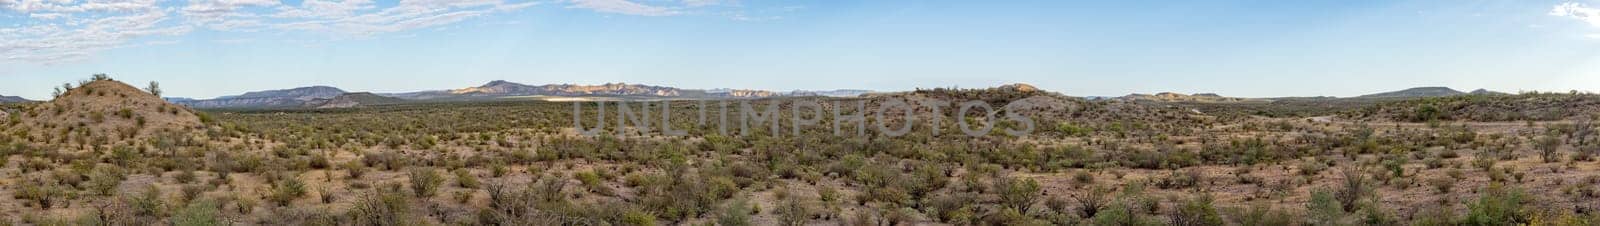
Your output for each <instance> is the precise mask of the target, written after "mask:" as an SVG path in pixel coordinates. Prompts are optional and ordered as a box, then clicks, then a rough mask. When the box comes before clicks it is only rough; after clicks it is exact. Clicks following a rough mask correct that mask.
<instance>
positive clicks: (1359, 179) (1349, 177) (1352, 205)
mask: <svg viewBox="0 0 1600 226" xmlns="http://www.w3.org/2000/svg"><path fill="white" fill-rule="evenodd" d="M1341 174H1342V175H1344V180H1343V181H1341V182H1340V183H1339V185H1338V186H1339V187H1337V188H1336V190H1334V193H1333V198H1334V199H1336V200H1338V201H1339V206H1340V207H1342V208H1341V209H1342V210H1344V211H1346V212H1350V211H1355V210H1356V207H1357V204H1359V203H1358V202H1360V201H1361V200H1362V199H1365V198H1366V197H1369V196H1371V195H1372V193H1373V188H1372V184H1371V182H1368V181H1367V176H1366V174H1363V173H1361V169H1359V168H1358V167H1349V168H1345V169H1344V170H1342V171H1341Z"/></svg>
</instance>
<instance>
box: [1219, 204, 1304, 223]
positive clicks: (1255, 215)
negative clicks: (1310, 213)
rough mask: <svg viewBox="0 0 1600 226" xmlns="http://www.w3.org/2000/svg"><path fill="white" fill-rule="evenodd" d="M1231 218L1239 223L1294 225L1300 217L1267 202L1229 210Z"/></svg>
mask: <svg viewBox="0 0 1600 226" xmlns="http://www.w3.org/2000/svg"><path fill="white" fill-rule="evenodd" d="M1227 212H1228V215H1227V216H1228V217H1229V220H1232V221H1233V222H1232V223H1235V224H1238V225H1294V224H1295V221H1296V220H1298V219H1299V218H1298V217H1297V216H1295V215H1293V214H1292V213H1289V212H1288V211H1283V210H1276V209H1273V208H1272V205H1269V204H1265V203H1257V204H1252V205H1250V206H1249V207H1236V208H1229V209H1228V210H1227Z"/></svg>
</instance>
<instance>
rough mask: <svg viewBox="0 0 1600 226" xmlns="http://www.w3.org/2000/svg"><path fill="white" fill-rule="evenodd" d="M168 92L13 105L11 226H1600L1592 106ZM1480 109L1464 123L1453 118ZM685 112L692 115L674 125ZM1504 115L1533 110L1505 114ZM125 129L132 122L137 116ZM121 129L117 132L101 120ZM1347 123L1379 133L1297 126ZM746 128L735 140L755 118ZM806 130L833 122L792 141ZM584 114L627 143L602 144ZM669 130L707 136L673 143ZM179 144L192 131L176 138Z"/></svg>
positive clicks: (2, 209) (0, 187)
mask: <svg viewBox="0 0 1600 226" xmlns="http://www.w3.org/2000/svg"><path fill="white" fill-rule="evenodd" d="M150 93H154V92H141V91H139V90H138V89H133V88H132V87H130V86H127V85H123V84H121V83H117V82H115V81H113V80H111V79H109V78H103V79H102V78H96V79H94V80H92V81H89V82H86V83H84V85H80V86H77V87H72V88H71V89H67V90H66V91H64V92H63V95H61V96H59V97H58V98H56V100H52V101H50V102H44V103H35V104H30V105H22V106H15V107H12V108H11V109H18V110H22V112H26V113H25V114H20V115H13V116H9V117H10V119H9V120H7V121H6V122H5V123H0V129H3V130H4V131H8V133H7V134H5V135H3V136H0V154H4V155H5V156H6V159H5V160H6V161H4V162H3V163H5V164H3V165H0V167H3V168H0V172H3V173H4V174H3V178H0V182H3V183H0V194H4V195H0V217H3V218H4V219H6V220H8V223H15V224H32V225H68V224H70V225H131V224H173V225H231V224H241V225H432V224H438V225H819V224H820V225H1524V224H1525V225H1591V224H1593V223H1594V222H1600V215H1596V214H1595V213H1596V210H1600V203H1597V202H1594V201H1593V200H1595V198H1596V197H1600V192H1596V189H1595V186H1596V185H1600V159H1597V158H1596V156H1597V154H1600V135H1597V134H1596V133H1594V132H1593V131H1594V130H1595V129H1597V127H1596V124H1595V123H1593V122H1592V121H1590V120H1584V117H1579V116H1582V115H1590V116H1593V115H1596V113H1600V111H1594V110H1593V108H1588V107H1592V106H1593V105H1592V104H1591V103H1588V102H1583V101H1582V99H1583V98H1587V96H1584V95H1572V94H1523V95H1516V96H1508V97H1504V98H1502V97H1476V96H1453V97H1444V98H1430V99H1419V100H1398V101H1382V102H1371V105H1370V106H1372V107H1365V106H1368V105H1355V104H1348V105H1347V104H1335V105H1328V106H1324V107H1303V106H1321V105H1315V104H1309V103H1308V104H1305V105H1296V106H1286V107H1285V106H1269V107H1264V108H1262V109H1269V110H1271V111H1272V112H1276V113H1274V114H1281V115H1285V116H1270V115H1264V114H1256V113H1252V112H1257V111H1258V110H1231V111H1229V110H1226V109H1232V108H1229V107H1228V106H1239V105H1186V104H1177V103H1139V102H1122V101H1088V100H1084V99H1081V98H1075V97H1067V96H1061V95H1059V94H1054V93H1050V92H1046V91H1041V90H1037V89H1036V88H1032V87H1031V86H1025V85H1013V86H1006V87H1000V88H990V89H931V90H918V91H911V92H901V93H878V94H869V95H867V96H864V97H858V98H822V97H804V98H800V97H795V98H770V99H757V100H750V102H749V103H751V104H755V106H767V104H773V103H777V104H779V105H778V109H779V110H777V111H775V112H777V116H778V117H776V118H778V119H781V120H778V121H776V122H778V123H782V124H783V127H782V128H783V129H782V130H779V131H778V132H776V133H774V132H772V130H769V129H766V128H768V127H767V126H770V125H769V124H756V125H753V126H751V127H753V128H760V129H754V130H750V131H743V130H742V129H739V128H740V127H739V126H737V125H738V124H731V125H734V126H731V127H730V128H728V132H727V133H723V132H720V131H722V129H723V128H719V126H718V124H715V123H701V122H715V121H719V120H722V119H720V118H718V117H717V116H715V115H716V114H717V113H716V112H717V111H716V109H710V110H711V111H710V114H709V115H711V116H710V117H708V118H705V120H702V118H700V117H699V116H700V114H699V113H700V111H699V110H701V109H700V108H699V106H697V105H698V104H700V103H710V104H711V105H712V106H715V105H716V104H718V102H716V101H706V102H700V101H670V102H661V101H656V102H652V103H653V104H652V105H649V106H651V107H641V104H640V103H638V102H635V103H630V105H628V106H627V107H630V108H631V109H630V111H651V113H653V115H652V116H651V117H650V118H651V119H652V121H651V122H648V123H642V124H650V125H653V126H654V127H655V128H653V129H650V130H653V131H646V129H644V128H637V127H627V126H628V125H637V124H641V123H636V122H633V121H631V119H618V118H617V117H616V116H617V110H619V109H618V106H617V105H615V103H613V104H611V105H606V106H607V108H608V109H609V110H608V111H607V114H608V115H607V116H606V118H605V120H603V121H597V120H596V119H597V117H598V115H596V114H597V112H599V111H597V109H595V106H596V105H595V104H593V103H581V104H574V103H565V102H544V101H489V102H464V103H457V102H411V103H399V104H385V105H373V106H364V107H357V108H338V109H297V110H216V111H208V112H193V111H191V110H188V109H186V108H182V107H176V106H175V105H170V104H166V103H165V102H160V99H159V98H156V97H155V95H151V94H150ZM1475 98H1485V99H1484V100H1481V101H1480V100H1477V99H1475ZM1530 98H1531V99H1534V100H1546V101H1555V102H1561V103H1567V104H1571V105H1554V106H1568V107H1566V109H1571V110H1572V111H1571V112H1566V113H1563V114H1565V115H1563V116H1560V117H1544V118H1530V119H1528V120H1532V121H1526V122H1519V123H1485V122H1478V120H1475V118H1473V117H1476V116H1471V115H1475V114H1478V113H1474V112H1476V111H1473V109H1486V110H1478V111H1490V110H1487V109H1544V108H1545V107H1540V106H1544V105H1541V103H1544V102H1524V101H1520V100H1525V99H1530ZM799 100H809V101H818V102H821V103H823V104H822V109H820V110H822V111H821V112H826V113H825V114H809V113H805V111H803V110H805V108H800V107H797V106H796V105H793V104H792V103H794V102H795V101H799ZM896 100H900V101H906V102H910V103H916V104H913V105H911V106H919V107H916V108H913V111H914V112H913V113H915V114H913V115H918V116H920V117H917V118H916V119H911V120H907V119H905V118H902V117H888V118H879V117H864V118H866V119H865V120H866V121H864V122H862V125H864V126H866V127H868V128H874V127H877V126H878V123H879V121H880V120H882V122H883V123H885V125H886V126H899V125H902V123H906V122H912V123H913V125H912V126H911V128H913V129H912V130H911V131H912V132H910V133H907V134H905V135H903V136H892V135H889V134H885V133H881V132H878V131H877V130H876V129H868V130H867V133H866V134H865V135H863V136H856V135H849V134H846V135H838V134H835V132H834V130H833V127H834V126H836V125H837V126H841V127H843V128H851V127H853V126H855V125H856V124H855V122H849V121H835V119H836V118H835V116H834V115H833V113H831V112H832V111H833V110H835V109H840V108H843V109H842V110H841V113H843V114H845V115H848V114H853V113H856V112H857V110H852V109H855V108H854V107H853V105H854V103H855V102H856V101H863V103H864V105H866V106H869V108H866V109H864V110H861V112H860V113H862V115H867V116H871V115H876V114H877V113H878V112H877V111H879V110H878V108H876V107H870V106H878V105H881V104H884V103H890V102H893V101H896ZM969 100H976V101H981V102H983V103H988V104H990V105H991V106H993V107H994V109H995V110H996V111H995V112H996V113H997V114H999V115H1005V114H1008V113H1015V114H1021V115H1025V116H1027V117H1029V118H1031V119H1033V120H1032V121H1033V124H1034V125H1035V127H1034V128H1033V130H1032V132H1031V133H1028V134H1025V135H1024V136H1014V135H1011V134H1007V133H1004V132H999V131H1003V130H1006V129H1017V130H1020V129H1024V128H1023V126H1024V125H1021V124H1019V123H1015V122H1011V121H1004V120H983V117H984V114H982V113H969V114H966V115H960V114H956V113H954V112H955V111H954V110H952V109H953V107H945V108H943V109H941V110H934V109H932V108H928V107H925V105H922V103H934V102H939V101H943V102H954V103H959V102H964V101H969ZM1307 101H1310V100H1307ZM1457 102H1460V103H1464V104H1458V105H1446V104H1445V103H1457ZM664 103H669V104H670V107H666V108H667V109H670V112H671V113H670V116H663V115H661V114H662V112H661V111H659V109H661V108H663V107H662V104H664ZM1363 103H1366V102H1363ZM731 104H732V105H733V106H739V104H738V103H737V102H731ZM1255 104H1259V103H1255ZM1422 104H1433V105H1434V106H1441V107H1442V108H1441V109H1447V110H1445V111H1441V112H1452V113H1450V114H1448V115H1449V117H1437V118H1431V119H1428V120H1431V121H1434V122H1435V123H1428V124H1424V123H1410V122H1408V121H1413V120H1400V119H1407V118H1409V117H1398V118H1391V117H1397V116H1391V115H1394V114H1399V113H1400V112H1415V111H1405V110H1387V109H1407V108H1410V107H1408V106H1417V105H1422ZM1503 104H1504V105H1513V106H1511V107H1506V108H1499V107H1492V108H1491V107H1488V106H1501V105H1503ZM1524 105H1526V106H1524ZM574 106H581V109H577V111H575V109H573V108H574ZM947 106H954V105H953V104H952V105H947ZM1196 106H1205V107H1207V109H1215V110H1207V111H1198V110H1196ZM1474 106H1483V107H1474ZM121 108H127V109H128V112H130V114H127V115H130V116H128V117H123V116H121V115H118V114H119V113H118V112H121ZM174 108H176V110H174ZM57 109H60V110H59V111H60V112H61V113H55V111H58V110H57ZM1464 110H1465V111H1464ZM100 111H104V114H106V115H105V116H106V117H105V118H104V120H96V119H97V118H98V117H95V114H94V112H100ZM1341 111H1349V112H1365V111H1370V112H1374V113H1371V114H1365V113H1362V114H1359V115H1357V114H1358V113H1351V115H1350V116H1348V117H1337V119H1332V120H1306V119H1305V118H1302V117H1297V116H1293V115H1322V114H1323V113H1326V112H1341ZM1391 111H1392V112H1396V113H1385V112H1391ZM173 112H176V113H173ZM731 112H734V115H733V116H732V117H731V118H728V120H737V119H738V117H739V116H738V115H737V114H738V110H733V111H731ZM1228 112H1233V113H1228ZM635 113H637V112H635ZM885 113H900V112H885ZM574 114H579V115H574ZM79 115H82V116H79ZM886 115H900V114H886ZM158 116H159V117H162V118H157V117H158ZM802 116H803V118H810V117H813V116H815V117H816V118H815V119H818V120H817V121H816V122H817V124H816V125H810V126H796V127H791V126H790V125H794V123H795V121H794V120H792V119H794V118H800V117H802ZM140 117H143V118H144V120H145V122H146V123H145V127H148V128H145V129H140V130H138V131H139V132H137V133H134V134H133V135H131V136H126V137H131V139H111V138H105V139H100V138H97V137H101V136H105V137H111V136H115V135H113V134H116V133H106V132H104V131H101V130H110V131H116V130H117V129H118V128H127V127H126V126H128V125H138V124H137V121H131V122H133V123H128V122H130V121H118V120H137V119H138V118H140ZM574 118H576V119H579V120H580V121H581V122H582V123H584V125H585V126H584V127H585V128H593V127H596V126H598V125H597V123H600V124H604V127H605V128H606V129H604V130H602V132H601V133H600V135H598V136H593V137H589V136H582V135H579V133H578V132H577V131H576V130H577V129H576V128H573V126H574V125H573V123H574V122H573V120H574ZM663 118H670V120H663ZM1351 118H1354V119H1372V120H1350V119H1351ZM1378 119H1384V120H1378ZM157 120H160V122H162V123H155V122H157ZM958 120H960V121H958ZM934 121H937V122H938V124H939V125H940V126H935V125H934V124H935V123H933V122H934ZM963 121H964V122H968V123H971V124H972V125H974V126H994V127H995V128H997V129H996V130H995V132H993V133H991V134H988V135H987V136H977V137H972V136H966V135H964V134H962V132H961V131H960V130H958V129H956V128H953V127H954V126H953V125H956V124H958V122H963ZM1483 121H1490V120H1483ZM735 122H737V121H735ZM841 122H843V123H841ZM663 123H665V124H666V125H667V126H669V127H671V128H675V129H681V130H684V132H685V134H686V135H668V134H665V133H663V132H661V131H660V130H661V129H660V128H659V127H660V126H661V125H662V124H663ZM763 123H772V122H763ZM936 127H937V129H936ZM135 128H138V127H135ZM16 131H23V132H16ZM45 131H48V132H45ZM61 131H66V132H61ZM82 131H91V132H82ZM163 131H165V132H177V133H179V134H184V135H182V136H167V135H157V134H163V133H162V132H163ZM63 137H66V138H63ZM119 137H120V136H119ZM80 140H83V141H80ZM99 140H105V142H99Z"/></svg>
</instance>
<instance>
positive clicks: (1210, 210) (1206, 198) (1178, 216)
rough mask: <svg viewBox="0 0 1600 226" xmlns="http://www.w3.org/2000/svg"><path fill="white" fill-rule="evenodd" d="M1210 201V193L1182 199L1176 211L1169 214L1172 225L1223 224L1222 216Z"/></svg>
mask: <svg viewBox="0 0 1600 226" xmlns="http://www.w3.org/2000/svg"><path fill="white" fill-rule="evenodd" d="M1211 202H1212V198H1211V195H1210V194H1206V195H1200V196H1199V197H1194V198H1191V199H1189V200H1187V201H1184V202H1183V203H1182V204H1181V205H1179V206H1178V211H1176V212H1173V214H1172V215H1170V218H1171V220H1172V225H1182V226H1210V225H1223V222H1222V216H1221V215H1218V214H1217V209H1216V207H1214V206H1212V205H1211Z"/></svg>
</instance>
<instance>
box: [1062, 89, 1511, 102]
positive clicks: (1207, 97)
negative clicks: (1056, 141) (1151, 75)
mask: <svg viewBox="0 0 1600 226" xmlns="http://www.w3.org/2000/svg"><path fill="white" fill-rule="evenodd" d="M1458 95H1508V94H1506V93H1502V92H1495V91H1489V90H1486V89H1477V90H1473V91H1472V92H1461V91H1457V90H1455V89H1451V88H1449V87H1417V88H1410V89H1404V90H1398V91H1390V92H1382V93H1374V94H1367V95H1361V96H1356V97H1348V98H1337V97H1325V96H1324V97H1272V98H1244V97H1225V96H1222V95H1217V94H1214V93H1197V94H1194V95H1185V94H1181V93H1172V92H1162V93H1157V94H1139V93H1135V94H1129V95H1127V96H1121V97H1088V99H1090V100H1121V101H1151V102H1243V101H1279V100H1331V99H1405V98H1424V97H1445V96H1458Z"/></svg>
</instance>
